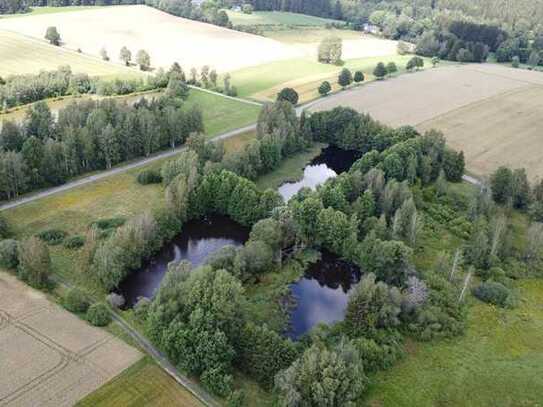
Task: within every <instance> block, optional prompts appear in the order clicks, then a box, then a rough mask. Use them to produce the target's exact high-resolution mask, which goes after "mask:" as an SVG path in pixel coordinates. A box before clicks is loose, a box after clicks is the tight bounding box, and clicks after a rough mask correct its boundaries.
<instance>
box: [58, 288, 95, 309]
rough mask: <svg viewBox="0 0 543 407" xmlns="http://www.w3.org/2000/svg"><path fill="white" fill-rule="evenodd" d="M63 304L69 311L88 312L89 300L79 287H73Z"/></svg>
mask: <svg viewBox="0 0 543 407" xmlns="http://www.w3.org/2000/svg"><path fill="white" fill-rule="evenodd" d="M63 305H64V308H66V309H67V310H68V311H71V312H77V313H81V312H87V309H88V308H89V302H88V301H87V299H86V298H85V294H84V293H83V292H82V291H81V290H79V289H77V288H71V289H70V290H69V291H68V292H67V293H66V296H65V297H64V300H63Z"/></svg>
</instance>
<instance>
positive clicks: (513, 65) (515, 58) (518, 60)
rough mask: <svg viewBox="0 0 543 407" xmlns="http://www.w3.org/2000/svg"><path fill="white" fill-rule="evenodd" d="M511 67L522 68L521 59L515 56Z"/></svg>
mask: <svg viewBox="0 0 543 407" xmlns="http://www.w3.org/2000/svg"><path fill="white" fill-rule="evenodd" d="M511 66H512V67H513V68H518V67H519V66H520V58H519V57H518V56H517V55H515V56H514V57H513V59H512V60H511Z"/></svg>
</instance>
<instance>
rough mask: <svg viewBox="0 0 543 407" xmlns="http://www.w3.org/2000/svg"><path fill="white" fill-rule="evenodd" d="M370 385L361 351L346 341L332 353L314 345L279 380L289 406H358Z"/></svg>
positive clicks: (277, 384)
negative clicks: (364, 369) (360, 354)
mask: <svg viewBox="0 0 543 407" xmlns="http://www.w3.org/2000/svg"><path fill="white" fill-rule="evenodd" d="M367 384H368V379H367V378H366V375H365V374H364V371H363V368H362V361H361V360H360V357H359V354H358V352H357V351H356V349H355V348H354V347H353V346H352V345H351V344H350V343H346V342H345V341H342V342H341V343H340V344H339V345H338V346H337V347H336V348H335V349H331V350H329V349H326V348H324V347H322V346H319V345H313V346H311V347H310V348H309V349H307V350H306V351H305V352H304V354H303V355H302V356H301V357H300V358H299V359H297V360H296V361H295V362H294V363H293V364H292V365H291V366H290V367H289V368H288V369H286V370H284V371H282V372H280V373H279V374H278V375H277V376H276V378H275V386H276V388H277V389H278V391H279V395H280V396H279V397H280V401H281V405H282V406H285V407H291V406H327V407H354V406H355V403H356V402H357V400H359V399H360V397H361V396H362V395H363V393H364V391H365V390H366V388H367ZM317 389H318V390H317Z"/></svg>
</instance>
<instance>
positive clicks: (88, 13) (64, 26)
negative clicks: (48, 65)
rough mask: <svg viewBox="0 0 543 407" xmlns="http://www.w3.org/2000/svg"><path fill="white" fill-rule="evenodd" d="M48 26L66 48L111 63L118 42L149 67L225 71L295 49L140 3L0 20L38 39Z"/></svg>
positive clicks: (284, 56) (0, 26)
mask: <svg viewBox="0 0 543 407" xmlns="http://www.w3.org/2000/svg"><path fill="white" fill-rule="evenodd" d="M49 26H56V27H57V28H58V30H59V32H60V35H61V37H62V41H63V46H65V47H67V48H70V49H74V50H75V49H78V48H80V49H81V50H83V52H87V53H89V54H92V55H99V52H100V50H101V49H102V47H104V48H105V49H106V51H107V53H108V55H109V57H110V58H111V60H112V61H115V62H119V59H118V58H119V51H120V49H121V48H122V47H123V46H126V47H128V49H130V50H131V51H132V55H133V57H135V54H136V52H137V51H138V50H140V49H144V50H146V51H147V52H148V53H149V55H150V57H151V64H152V66H154V67H169V66H170V65H171V64H172V63H173V62H175V61H177V62H179V63H180V64H181V65H182V66H183V67H184V68H185V69H186V70H190V68H192V67H196V68H201V67H202V66H204V65H209V66H210V67H212V68H215V69H217V70H218V71H219V72H226V71H230V70H233V69H238V68H242V67H245V66H251V65H258V64H263V63H265V62H269V61H275V60H280V59H287V58H292V57H295V56H296V55H297V51H296V50H294V49H291V48H289V47H288V46H285V45H284V44H281V43H279V42H277V41H274V40H271V39H268V38H263V37H260V36H256V35H252V34H246V33H242V32H238V31H233V30H228V29H225V28H222V27H217V26H215V25H211V24H205V23H201V22H197V21H192V20H187V19H183V18H180V17H175V16H173V15H170V14H167V13H164V12H162V11H159V10H156V9H153V8H151V7H147V6H143V5H136V6H118V7H108V8H100V9H92V10H84V11H74V12H71V13H58V14H42V15H36V16H31V17H25V18H13V19H6V20H1V21H0V29H5V30H10V31H14V32H18V33H21V34H25V35H28V36H31V37H35V38H40V39H41V38H43V36H44V34H45V31H46V29H47V27H49Z"/></svg>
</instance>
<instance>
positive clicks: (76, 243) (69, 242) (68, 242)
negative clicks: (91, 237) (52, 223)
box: [64, 235, 85, 249]
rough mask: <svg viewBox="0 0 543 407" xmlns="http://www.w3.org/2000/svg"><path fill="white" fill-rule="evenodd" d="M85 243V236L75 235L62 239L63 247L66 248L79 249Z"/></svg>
mask: <svg viewBox="0 0 543 407" xmlns="http://www.w3.org/2000/svg"><path fill="white" fill-rule="evenodd" d="M84 244H85V236H81V235H76V236H71V237H68V238H66V239H64V247H65V248H66V249H79V248H80V247H83V245H84Z"/></svg>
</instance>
